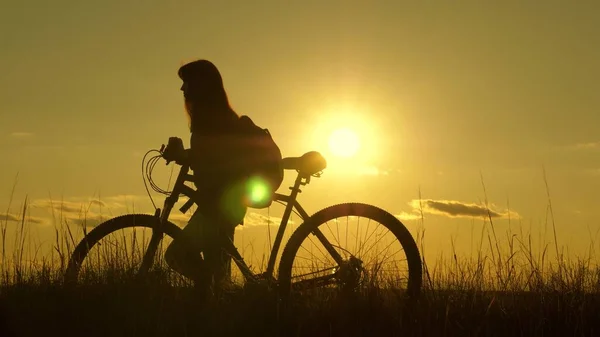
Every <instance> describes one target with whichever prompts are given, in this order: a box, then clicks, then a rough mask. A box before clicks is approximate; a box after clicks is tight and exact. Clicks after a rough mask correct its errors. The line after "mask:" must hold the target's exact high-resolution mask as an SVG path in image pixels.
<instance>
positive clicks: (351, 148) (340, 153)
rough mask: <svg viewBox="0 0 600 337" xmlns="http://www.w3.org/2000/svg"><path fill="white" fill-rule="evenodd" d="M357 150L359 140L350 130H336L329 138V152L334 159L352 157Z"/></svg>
mask: <svg viewBox="0 0 600 337" xmlns="http://www.w3.org/2000/svg"><path fill="white" fill-rule="evenodd" d="M359 149H360V139H359V137H358V135H357V134H356V132H354V131H353V130H352V129H348V128H343V129H336V130H334V131H333V132H332V133H331V135H330V136H329V150H330V151H331V153H332V154H333V155H334V156H336V157H343V158H350V157H353V156H355V155H356V153H357V152H358V150H359Z"/></svg>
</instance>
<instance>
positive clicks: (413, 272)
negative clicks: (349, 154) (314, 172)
mask: <svg viewBox="0 0 600 337" xmlns="http://www.w3.org/2000/svg"><path fill="white" fill-rule="evenodd" d="M344 216H361V217H366V218H369V219H372V220H375V221H378V222H379V223H380V224H382V225H384V226H385V227H386V228H388V229H389V230H390V231H391V232H392V233H393V234H394V235H395V236H396V238H397V239H398V241H400V244H401V245H402V248H403V249H404V251H405V254H406V258H407V262H408V269H409V276H408V284H407V289H406V292H407V294H408V296H409V297H411V298H416V297H418V295H419V293H420V291H421V285H422V264H421V257H420V254H419V250H418V247H417V244H416V242H415V240H414V239H413V237H412V235H411V234H410V232H409V231H408V229H407V228H406V227H405V226H404V224H403V223H402V222H401V221H400V220H399V219H398V218H396V217H395V216H393V215H392V214H390V213H389V212H387V211H385V210H383V209H381V208H379V207H376V206H373V205H369V204H363V203H343V204H337V205H333V206H330V207H327V208H324V209H322V210H320V211H318V212H317V213H315V214H314V215H312V216H311V217H310V218H308V219H307V220H306V221H304V222H303V223H302V224H301V225H300V226H298V228H297V229H296V230H295V231H294V232H293V233H292V235H291V236H290V239H289V240H288V242H287V244H286V246H285V247H284V250H283V252H282V255H281V260H280V263H279V277H278V280H279V292H280V295H281V296H282V297H283V298H287V297H288V296H289V295H290V292H291V288H292V282H291V279H292V264H293V262H294V258H295V257H296V254H297V252H298V249H299V248H300V245H301V244H302V242H304V240H305V239H306V238H307V237H308V235H309V234H310V233H311V232H312V231H313V230H315V229H316V228H318V227H319V226H320V225H322V224H324V223H326V222H327V221H330V220H332V219H335V218H339V217H344Z"/></svg>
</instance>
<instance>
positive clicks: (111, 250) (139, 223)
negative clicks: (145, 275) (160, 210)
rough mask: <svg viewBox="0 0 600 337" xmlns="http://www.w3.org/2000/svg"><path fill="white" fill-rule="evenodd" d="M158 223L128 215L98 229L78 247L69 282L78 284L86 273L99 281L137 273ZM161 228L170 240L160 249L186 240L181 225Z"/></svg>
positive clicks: (148, 217)
mask: <svg viewBox="0 0 600 337" xmlns="http://www.w3.org/2000/svg"><path fill="white" fill-rule="evenodd" d="M157 221H158V219H157V218H156V217H155V216H153V215H150V214H127V215H122V216H118V217H115V218H112V219H110V220H107V221H105V222H103V223H101V224H100V225H98V226H96V227H95V228H94V229H92V230H91V231H90V232H89V233H87V234H86V235H85V237H84V238H83V239H82V240H81V242H79V244H78V245H77V246H76V247H75V249H74V251H73V253H72V254H71V258H70V259H69V264H68V266H67V269H66V272H65V280H66V281H67V282H76V281H77V280H78V279H79V278H80V277H83V276H82V275H81V274H86V275H84V276H85V277H86V278H89V277H93V278H97V277H99V276H111V277H114V275H115V273H117V274H121V273H123V272H133V273H137V271H138V269H137V268H139V265H140V264H141V261H142V259H143V257H144V255H145V254H146V250H145V248H146V247H147V246H148V244H149V241H150V239H151V237H152V229H153V228H155V227H156V225H157V224H156V222H157ZM160 226H161V227H160V228H161V230H162V232H163V233H164V234H165V235H166V236H167V238H163V240H161V242H160V244H161V247H159V248H162V247H164V242H163V241H172V240H173V239H179V238H180V237H182V231H181V229H180V228H179V227H178V226H177V225H175V224H173V223H171V222H166V223H164V224H162V225H160ZM165 239H168V240H165ZM158 253H160V251H157V255H159V254H158ZM121 275H122V274H121Z"/></svg>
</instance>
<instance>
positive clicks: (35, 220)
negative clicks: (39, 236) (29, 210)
mask: <svg viewBox="0 0 600 337" xmlns="http://www.w3.org/2000/svg"><path fill="white" fill-rule="evenodd" d="M22 220H23V217H22V216H19V215H15V214H10V213H4V214H0V221H14V222H21V221H22ZM25 222H29V223H34V224H41V223H44V222H46V219H44V218H38V217H35V216H29V215H26V216H25Z"/></svg>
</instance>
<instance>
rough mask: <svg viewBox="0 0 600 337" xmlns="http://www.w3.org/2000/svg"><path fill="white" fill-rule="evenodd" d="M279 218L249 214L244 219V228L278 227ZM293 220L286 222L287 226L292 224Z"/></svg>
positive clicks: (254, 213)
mask: <svg viewBox="0 0 600 337" xmlns="http://www.w3.org/2000/svg"><path fill="white" fill-rule="evenodd" d="M281 220H282V219H281V218H279V217H275V216H266V215H263V214H260V213H256V212H249V213H248V214H246V217H245V218H244V226H266V225H269V226H279V225H280V224H281ZM294 223H295V222H294V221H293V220H291V219H290V220H288V225H289V224H294Z"/></svg>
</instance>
